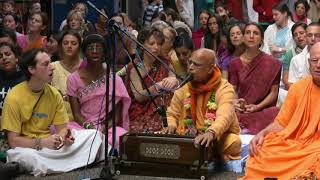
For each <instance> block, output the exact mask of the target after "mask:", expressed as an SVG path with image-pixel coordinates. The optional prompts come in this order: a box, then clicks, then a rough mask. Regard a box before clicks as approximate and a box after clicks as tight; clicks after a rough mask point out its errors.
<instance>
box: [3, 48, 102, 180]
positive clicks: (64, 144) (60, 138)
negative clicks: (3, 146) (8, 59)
mask: <svg viewBox="0 0 320 180" xmlns="http://www.w3.org/2000/svg"><path fill="white" fill-rule="evenodd" d="M21 69H22V71H23V72H24V74H25V75H26V77H27V81H24V82H22V83H20V84H18V85H16V86H15V87H14V88H13V89H12V90H11V91H10V92H9V94H8V95H7V97H6V99H5V102H4V108H3V112H2V120H1V130H5V131H6V132H7V136H8V142H9V145H10V147H11V148H13V149H10V150H8V152H7V155H8V157H7V159H8V162H14V161H15V162H19V163H21V165H23V166H24V167H25V168H26V169H27V170H28V171H30V172H31V173H32V174H34V175H35V176H36V175H40V174H42V175H44V174H46V173H53V172H67V171H70V170H73V169H75V168H79V167H82V166H85V165H86V164H87V157H88V154H89V151H90V150H89V149H90V148H89V147H90V145H91V143H92V141H93V140H94V143H93V146H92V147H93V149H92V150H91V156H92V157H93V158H91V159H90V160H89V163H92V162H93V161H94V160H95V158H96V155H97V153H98V150H99V148H100V146H101V144H102V138H103V137H102V136H98V137H97V138H95V139H94V136H95V133H96V132H95V130H83V131H75V130H72V132H71V130H70V129H69V128H68V127H67V123H68V121H69V120H68V115H67V112H66V108H65V107H64V103H63V99H62V96H61V95H60V93H59V92H58V91H57V90H56V89H55V88H54V87H52V86H50V85H49V84H48V82H50V81H51V80H52V73H53V69H54V68H53V66H52V65H51V64H50V57H49V56H48V54H46V53H45V52H44V51H43V50H41V49H33V50H30V51H28V52H26V53H25V54H24V55H23V58H22V61H21ZM51 125H53V126H54V128H55V131H56V133H55V134H51V133H50V128H49V126H51ZM99 134H100V133H99ZM75 140H76V141H75Z"/></svg>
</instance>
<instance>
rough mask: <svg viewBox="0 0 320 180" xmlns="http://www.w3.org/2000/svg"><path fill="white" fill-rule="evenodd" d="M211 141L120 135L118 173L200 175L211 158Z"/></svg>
mask: <svg viewBox="0 0 320 180" xmlns="http://www.w3.org/2000/svg"><path fill="white" fill-rule="evenodd" d="M214 146H215V145H214V143H213V144H212V145H210V146H209V147H208V148H206V147H204V146H200V147H198V148H197V147H195V145H194V137H191V136H180V135H168V134H150V133H147V134H146V133H127V134H124V135H123V136H121V137H120V151H119V161H118V163H116V170H117V173H118V174H134V175H145V176H160V177H180V178H186V177H187V178H200V177H202V178H204V177H207V176H208V164H209V163H210V162H212V161H213V160H214V159H215V156H214V154H216V153H214V151H215V150H214Z"/></svg>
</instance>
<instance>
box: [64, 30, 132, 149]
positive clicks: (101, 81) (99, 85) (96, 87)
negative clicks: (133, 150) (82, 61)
mask: <svg viewBox="0 0 320 180" xmlns="http://www.w3.org/2000/svg"><path fill="white" fill-rule="evenodd" d="M82 51H83V54H84V56H85V57H86V59H87V64H86V66H84V67H82V68H80V69H78V70H77V71H75V72H73V73H72V74H71V75H70V76H69V77H68V81H67V94H68V96H69V101H70V105H71V109H72V112H73V116H74V120H75V121H72V122H70V123H69V126H70V127H71V128H75V129H84V128H86V129H89V128H90V129H91V128H97V129H99V130H101V131H102V132H104V133H105V125H104V124H105V120H106V119H105V117H106V102H105V99H106V98H105V96H106V81H107V79H106V78H107V75H106V68H105V66H104V65H103V62H104V61H105V55H107V52H108V51H107V47H106V44H105V40H104V38H103V37H102V36H101V35H98V34H90V35H88V36H87V37H86V38H85V39H84V40H83V43H82ZM109 77H110V85H109V96H111V92H112V89H113V87H112V83H111V77H112V74H110V76H109ZM116 88H117V90H116V109H115V111H117V112H115V114H116V117H115V118H116V122H117V128H116V136H117V137H116V139H117V141H116V146H117V145H118V144H119V136H121V135H123V134H124V133H125V132H127V130H128V127H129V116H128V109H129V106H130V101H131V100H130V97H129V95H128V93H127V91H126V89H125V86H124V84H123V82H122V80H121V78H120V77H119V76H116ZM109 99H110V101H111V98H109ZM107 104H109V112H108V113H111V111H114V109H111V104H112V103H111V102H108V103H107ZM108 125H109V127H108V134H109V139H108V142H109V144H111V143H112V136H111V134H112V128H110V126H111V123H108Z"/></svg>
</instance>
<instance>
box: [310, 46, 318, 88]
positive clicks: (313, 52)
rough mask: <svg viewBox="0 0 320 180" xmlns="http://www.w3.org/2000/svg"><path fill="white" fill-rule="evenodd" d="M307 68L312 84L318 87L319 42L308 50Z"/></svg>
mask: <svg viewBox="0 0 320 180" xmlns="http://www.w3.org/2000/svg"><path fill="white" fill-rule="evenodd" d="M309 66H310V67H309V69H310V74H311V76H312V79H313V82H314V83H315V84H316V85H317V86H319V87H320V42H317V43H315V44H314V45H313V46H311V48H310V58H309Z"/></svg>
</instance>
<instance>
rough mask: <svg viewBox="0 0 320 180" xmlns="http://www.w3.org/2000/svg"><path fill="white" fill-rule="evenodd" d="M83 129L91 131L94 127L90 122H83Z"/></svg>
mask: <svg viewBox="0 0 320 180" xmlns="http://www.w3.org/2000/svg"><path fill="white" fill-rule="evenodd" d="M83 128H85V129H92V128H94V126H93V124H92V123H91V122H84V123H83Z"/></svg>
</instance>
